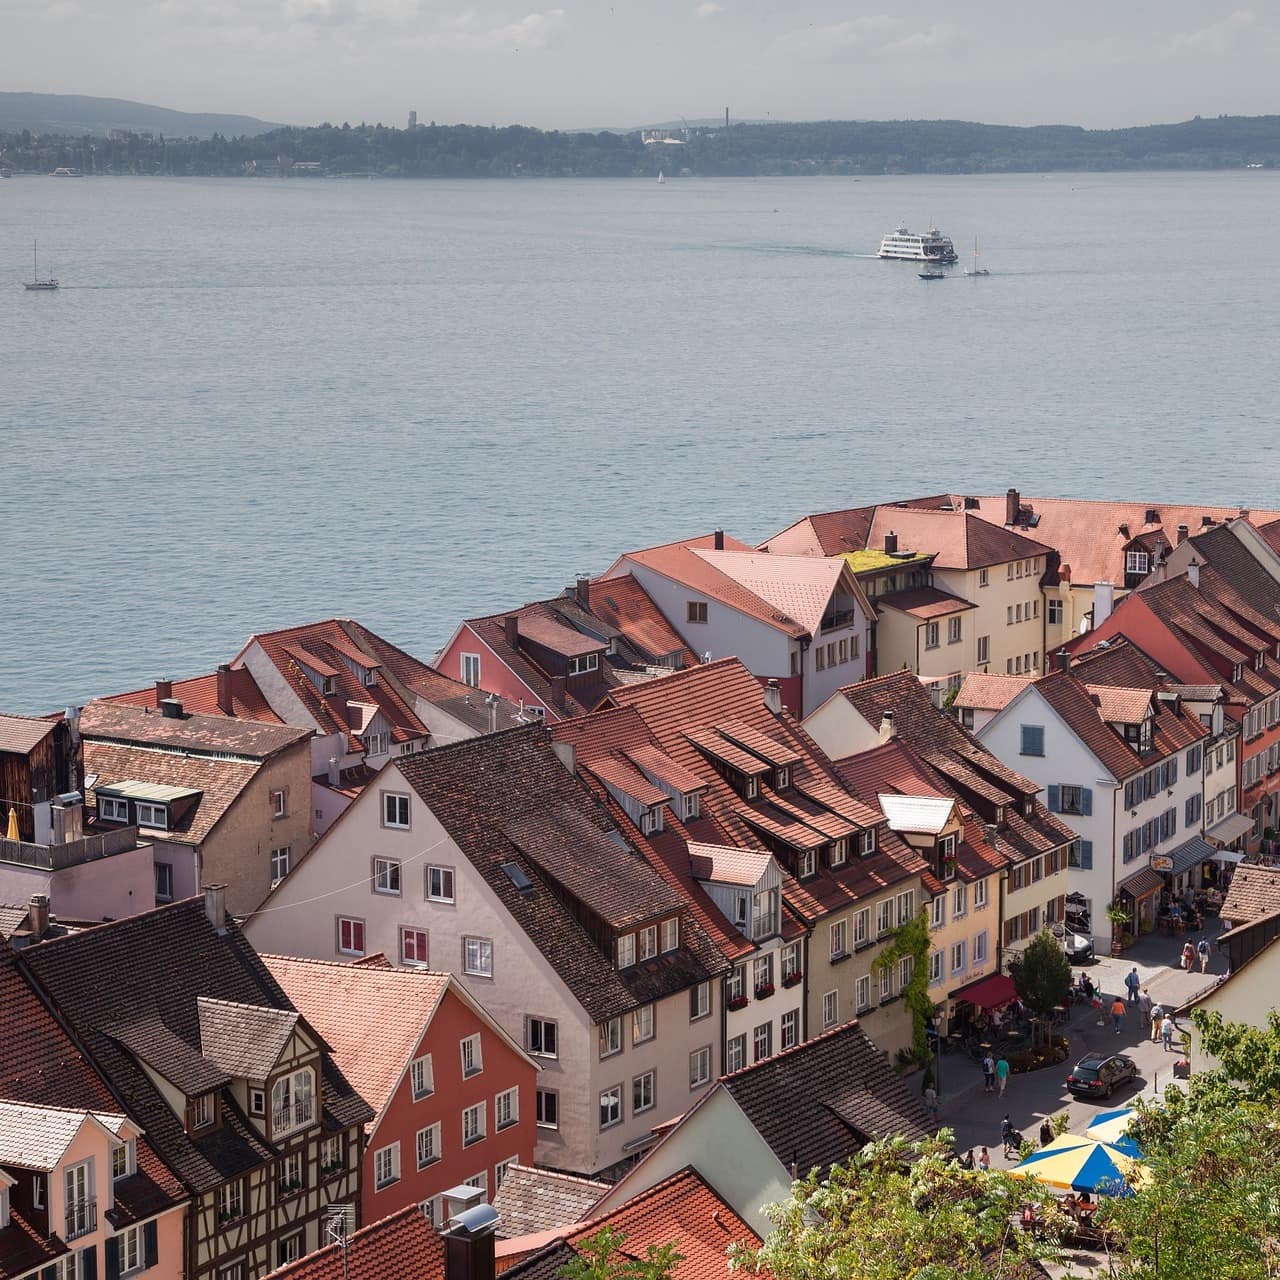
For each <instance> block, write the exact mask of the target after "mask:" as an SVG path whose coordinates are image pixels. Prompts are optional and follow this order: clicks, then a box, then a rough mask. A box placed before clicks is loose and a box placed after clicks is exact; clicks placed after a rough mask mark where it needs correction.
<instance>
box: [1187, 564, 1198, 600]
mask: <svg viewBox="0 0 1280 1280" xmlns="http://www.w3.org/2000/svg"><path fill="white" fill-rule="evenodd" d="M1187 581H1188V582H1189V583H1191V585H1192V587H1194V588H1195V590H1197V591H1199V590H1200V561H1199V560H1197V559H1196V558H1195V556H1192V557H1191V559H1190V560H1189V561H1188V562H1187Z"/></svg>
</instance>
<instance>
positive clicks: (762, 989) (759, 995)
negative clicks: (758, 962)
mask: <svg viewBox="0 0 1280 1280" xmlns="http://www.w3.org/2000/svg"><path fill="white" fill-rule="evenodd" d="M773 992H774V986H773V983H772V982H765V983H763V984H762V985H760V986H758V987H757V988H756V999H757V1000H767V999H768V998H769V997H770V996H771V995H773Z"/></svg>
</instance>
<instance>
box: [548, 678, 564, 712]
mask: <svg viewBox="0 0 1280 1280" xmlns="http://www.w3.org/2000/svg"><path fill="white" fill-rule="evenodd" d="M564 686H565V677H564V676H552V677H551V705H552V706H553V707H556V708H557V709H558V710H560V711H563V710H564Z"/></svg>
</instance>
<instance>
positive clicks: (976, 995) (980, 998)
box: [951, 973, 1018, 1009]
mask: <svg viewBox="0 0 1280 1280" xmlns="http://www.w3.org/2000/svg"><path fill="white" fill-rule="evenodd" d="M1017 995H1018V988H1017V987H1015V986H1014V985H1013V979H1012V978H1011V977H1009V975H1008V974H1007V973H993V974H992V975H991V976H990V977H989V978H979V979H978V981H977V982H971V983H970V984H969V985H968V986H967V987H961V988H960V989H959V990H958V991H953V992H952V993H951V998H952V999H953V1000H967V1001H968V1002H969V1003H970V1004H976V1005H977V1006H978V1007H979V1008H981V1009H998V1008H1000V1006H1001V1005H1003V1004H1008V1003H1009V1001H1010V1000H1014V999H1016V998H1017Z"/></svg>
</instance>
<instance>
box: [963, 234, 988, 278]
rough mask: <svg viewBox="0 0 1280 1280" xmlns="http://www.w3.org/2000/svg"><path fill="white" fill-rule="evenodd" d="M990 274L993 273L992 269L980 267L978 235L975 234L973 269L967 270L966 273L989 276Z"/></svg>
mask: <svg viewBox="0 0 1280 1280" xmlns="http://www.w3.org/2000/svg"><path fill="white" fill-rule="evenodd" d="M990 274H991V272H990V271H988V270H987V269H986V267H979V266H978V237H977V236H974V238H973V270H972V271H966V272H965V275H967V276H989V275H990Z"/></svg>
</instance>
